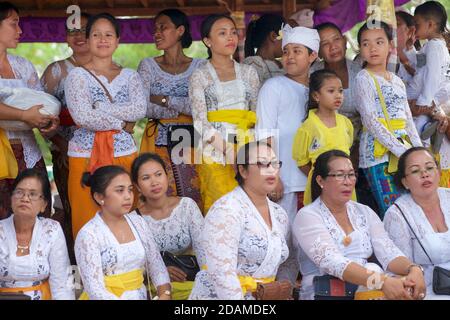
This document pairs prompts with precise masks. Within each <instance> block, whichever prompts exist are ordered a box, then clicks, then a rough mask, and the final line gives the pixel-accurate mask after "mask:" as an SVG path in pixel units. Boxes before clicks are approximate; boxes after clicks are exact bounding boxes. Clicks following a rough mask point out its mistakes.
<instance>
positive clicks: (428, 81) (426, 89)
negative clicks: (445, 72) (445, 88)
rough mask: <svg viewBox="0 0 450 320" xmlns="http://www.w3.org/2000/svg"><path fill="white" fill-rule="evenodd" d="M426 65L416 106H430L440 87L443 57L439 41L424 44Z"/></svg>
mask: <svg viewBox="0 0 450 320" xmlns="http://www.w3.org/2000/svg"><path fill="white" fill-rule="evenodd" d="M426 46H427V48H426V63H425V66H423V67H422V68H424V69H425V70H424V74H423V82H422V83H423V86H422V89H421V90H420V95H419V97H418V98H417V101H416V104H417V105H418V106H431V105H432V103H433V99H434V96H435V94H436V92H437V91H438V90H439V87H440V85H441V83H440V82H441V78H442V75H441V73H442V71H441V68H442V67H441V66H442V64H443V60H444V57H442V55H441V54H440V52H442V50H441V48H440V45H439V41H428V43H427V44H426Z"/></svg>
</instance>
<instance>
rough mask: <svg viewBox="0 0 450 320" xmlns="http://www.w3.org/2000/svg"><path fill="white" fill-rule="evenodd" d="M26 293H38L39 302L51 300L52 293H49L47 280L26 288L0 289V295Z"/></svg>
mask: <svg viewBox="0 0 450 320" xmlns="http://www.w3.org/2000/svg"><path fill="white" fill-rule="evenodd" d="M28 291H40V292H41V300H52V293H51V291H50V284H49V283H48V280H46V281H43V282H42V283H41V284H39V285H37V286H32V287H27V288H0V292H1V293H24V292H28Z"/></svg>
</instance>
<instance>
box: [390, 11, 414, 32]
mask: <svg viewBox="0 0 450 320" xmlns="http://www.w3.org/2000/svg"><path fill="white" fill-rule="evenodd" d="M395 15H396V16H397V20H398V18H400V19H402V20H403V22H404V23H405V24H406V26H407V27H408V28H411V27H414V26H415V25H416V23H415V22H414V17H413V16H412V15H411V14H409V13H408V12H405V11H397V12H396V13H395Z"/></svg>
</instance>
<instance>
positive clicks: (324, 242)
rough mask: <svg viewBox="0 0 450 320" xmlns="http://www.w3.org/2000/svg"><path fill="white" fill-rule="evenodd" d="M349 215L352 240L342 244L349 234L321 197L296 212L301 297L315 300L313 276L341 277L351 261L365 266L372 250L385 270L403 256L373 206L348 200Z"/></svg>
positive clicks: (294, 226) (295, 226)
mask: <svg viewBox="0 0 450 320" xmlns="http://www.w3.org/2000/svg"><path fill="white" fill-rule="evenodd" d="M347 214H348V218H349V220H350V223H351V224H352V226H353V232H352V233H350V234H349V235H348V236H349V237H350V238H351V239H352V241H351V243H350V244H349V245H348V246H345V245H344V244H343V240H344V237H346V234H345V233H344V231H343V230H342V228H341V227H340V226H339V224H338V222H337V221H336V219H335V218H334V216H333V214H332V213H331V212H330V210H329V209H328V208H327V207H326V205H325V204H324V203H323V202H322V200H321V199H320V198H318V199H316V200H315V201H314V202H313V203H312V204H310V205H309V206H306V207H304V208H302V209H301V210H300V211H299V213H298V214H297V216H296V218H295V220H294V223H293V225H292V232H293V234H294V239H295V240H294V241H295V242H296V243H295V244H296V245H297V246H298V249H299V264H300V271H301V273H302V275H303V276H304V278H303V280H302V288H301V295H302V299H312V297H313V295H314V289H313V284H312V280H313V277H314V276H318V275H323V274H330V275H333V276H335V277H338V278H340V279H342V276H343V273H344V271H345V269H346V268H347V266H348V265H349V264H350V263H351V262H354V263H357V264H359V265H361V266H364V265H366V264H367V259H368V258H369V257H370V256H371V255H372V253H375V256H376V257H377V259H378V261H379V262H380V263H381V265H382V267H383V269H384V270H386V269H387V267H388V265H389V263H390V262H391V261H392V260H394V259H395V258H397V257H399V256H403V253H402V252H401V251H400V250H399V249H398V248H397V247H396V246H395V244H394V243H393V242H392V240H391V239H390V238H389V236H388V235H387V233H386V231H385V230H384V228H383V224H382V222H381V220H380V218H378V216H377V215H376V213H375V212H373V211H372V209H370V208H369V207H367V206H364V205H362V204H358V203H356V202H354V201H349V202H347Z"/></svg>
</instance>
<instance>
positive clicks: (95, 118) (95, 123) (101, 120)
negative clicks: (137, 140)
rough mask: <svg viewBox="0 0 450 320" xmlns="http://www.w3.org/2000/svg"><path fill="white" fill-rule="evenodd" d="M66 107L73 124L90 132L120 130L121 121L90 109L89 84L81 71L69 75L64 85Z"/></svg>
mask: <svg viewBox="0 0 450 320" xmlns="http://www.w3.org/2000/svg"><path fill="white" fill-rule="evenodd" d="M64 92H65V95H66V101H67V107H68V108H69V111H70V114H71V115H72V118H73V120H74V121H75V123H76V124H77V125H79V126H81V127H84V128H87V129H89V130H92V131H107V130H121V129H122V124H123V121H122V120H120V119H117V118H115V117H113V116H111V115H110V114H109V113H107V112H104V111H101V110H96V109H93V108H92V105H93V103H94V101H92V100H91V95H90V88H89V82H88V80H87V79H86V77H85V76H84V75H83V73H82V71H81V69H74V70H72V71H71V72H70V73H69V76H68V77H67V79H66V83H65V85H64Z"/></svg>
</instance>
